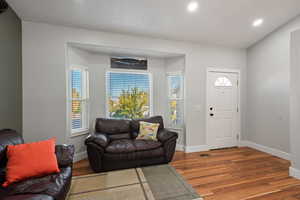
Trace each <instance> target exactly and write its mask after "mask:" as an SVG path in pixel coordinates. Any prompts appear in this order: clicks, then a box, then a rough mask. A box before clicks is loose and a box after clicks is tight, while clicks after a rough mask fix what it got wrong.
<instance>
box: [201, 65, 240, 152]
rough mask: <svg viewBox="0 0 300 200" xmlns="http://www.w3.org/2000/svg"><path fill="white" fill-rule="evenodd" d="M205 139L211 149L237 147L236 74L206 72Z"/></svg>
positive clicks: (237, 109)
mask: <svg viewBox="0 0 300 200" xmlns="http://www.w3.org/2000/svg"><path fill="white" fill-rule="evenodd" d="M207 84H208V85H207V137H208V141H207V142H208V145H209V147H210V148H211V149H217V148H225V147H233V146H237V141H238V137H239V132H238V119H239V118H238V117H239V113H238V112H239V108H238V73H229V72H228V73H224V72H213V71H211V72H208V77H207Z"/></svg>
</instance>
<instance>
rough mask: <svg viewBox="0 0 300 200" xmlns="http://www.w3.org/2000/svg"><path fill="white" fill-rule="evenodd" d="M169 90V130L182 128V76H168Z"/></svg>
mask: <svg viewBox="0 0 300 200" xmlns="http://www.w3.org/2000/svg"><path fill="white" fill-rule="evenodd" d="M168 90H169V95H168V96H169V101H168V104H169V105H168V106H169V125H170V128H182V126H183V107H184V106H183V102H184V99H183V96H184V91H183V75H182V74H174V75H168Z"/></svg>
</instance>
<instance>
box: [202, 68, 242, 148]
mask: <svg viewBox="0 0 300 200" xmlns="http://www.w3.org/2000/svg"><path fill="white" fill-rule="evenodd" d="M210 72H220V73H234V74H237V79H238V83H239V84H238V91H237V93H238V94H237V96H238V100H237V105H238V108H239V112H238V116H237V124H238V127H237V129H238V133H237V136H238V139H237V146H238V145H239V143H240V141H241V110H242V109H241V101H240V100H241V70H240V69H230V68H229V69H228V68H217V67H207V69H206V103H205V120H206V122H205V136H206V145H207V147H208V149H212V145H211V144H210V141H209V137H208V114H209V112H208V106H209V105H208V74H209V73H210Z"/></svg>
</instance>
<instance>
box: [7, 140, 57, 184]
mask: <svg viewBox="0 0 300 200" xmlns="http://www.w3.org/2000/svg"><path fill="white" fill-rule="evenodd" d="M7 158H8V162H7V167H6V181H5V182H4V183H3V187H7V186H9V185H10V184H11V183H15V182H18V181H21V180H25V179H27V178H31V177H38V176H43V175H48V174H52V173H58V172H59V171H60V170H59V168H58V164H57V158H56V155H55V139H54V138H53V139H49V140H45V141H40V142H33V143H28V144H19V145H8V146H7Z"/></svg>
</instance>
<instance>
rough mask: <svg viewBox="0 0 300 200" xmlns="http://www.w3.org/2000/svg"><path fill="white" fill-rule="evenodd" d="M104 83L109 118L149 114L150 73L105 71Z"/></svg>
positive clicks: (147, 115)
mask: <svg viewBox="0 0 300 200" xmlns="http://www.w3.org/2000/svg"><path fill="white" fill-rule="evenodd" d="M106 83H107V91H106V94H107V115H108V117H109V118H118V119H136V118H143V117H149V116H150V114H151V101H150V100H151V84H150V83H151V77H150V74H148V73H137V72H136V73H134V72H132V73H131V72H107V74H106Z"/></svg>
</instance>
